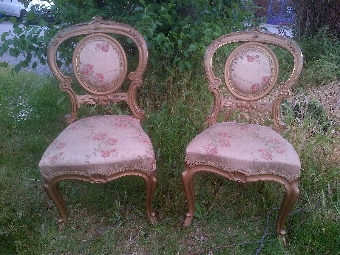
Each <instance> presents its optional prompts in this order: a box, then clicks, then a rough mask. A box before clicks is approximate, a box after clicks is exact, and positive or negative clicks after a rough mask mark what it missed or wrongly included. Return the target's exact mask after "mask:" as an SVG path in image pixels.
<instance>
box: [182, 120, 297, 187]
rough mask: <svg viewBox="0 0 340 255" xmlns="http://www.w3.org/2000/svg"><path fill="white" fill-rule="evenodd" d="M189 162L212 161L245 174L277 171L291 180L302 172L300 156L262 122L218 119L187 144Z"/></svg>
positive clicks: (186, 159) (214, 164)
mask: <svg viewBox="0 0 340 255" xmlns="http://www.w3.org/2000/svg"><path fill="white" fill-rule="evenodd" d="M185 162H186V163H187V164H188V165H189V166H195V165H208V166H209V165H210V166H214V167H217V168H219V169H222V170H225V171H228V172H239V173H242V174H244V175H245V176H251V175H263V174H274V175H277V176H281V177H283V178H285V179H287V180H289V181H294V180H297V179H298V178H299V176H300V168H301V164H300V159H299V156H298V155H297V153H296V152H295V150H294V148H293V147H292V145H291V144H290V143H288V142H287V140H285V139H284V138H283V137H282V136H281V135H280V134H279V133H277V132H276V131H274V130H273V129H271V128H269V127H265V126H260V125H253V124H244V123H243V124H241V123H233V122H222V123H217V124H214V125H212V126H210V127H209V128H207V129H206V130H204V131H203V132H202V133H200V134H199V135H197V136H196V137H195V138H194V139H193V140H192V141H191V142H190V144H189V145H188V147H187V148H186V158H185Z"/></svg>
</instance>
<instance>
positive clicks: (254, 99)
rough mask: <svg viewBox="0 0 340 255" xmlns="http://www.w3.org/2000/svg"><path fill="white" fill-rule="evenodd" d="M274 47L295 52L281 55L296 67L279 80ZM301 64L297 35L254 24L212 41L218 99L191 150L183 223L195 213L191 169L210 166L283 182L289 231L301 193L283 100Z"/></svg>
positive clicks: (231, 175)
mask: <svg viewBox="0 0 340 255" xmlns="http://www.w3.org/2000/svg"><path fill="white" fill-rule="evenodd" d="M223 47H224V48H223ZM275 47H276V48H275ZM220 48H223V50H220ZM274 50H280V52H283V50H284V51H285V52H286V53H288V54H286V55H288V56H290V57H291V60H287V59H289V58H287V59H285V60H284V61H287V63H286V64H287V66H288V63H289V61H290V67H291V69H290V70H289V71H286V72H288V73H290V75H289V77H288V78H286V80H284V81H281V82H278V79H279V78H280V79H283V78H282V77H284V75H282V74H281V76H280V72H279V71H280V70H279V61H278V60H277V56H276V54H275V53H274ZM226 53H227V54H226ZM218 54H226V55H227V59H226V61H225V62H224V63H221V60H222V59H224V56H223V57H222V58H221V57H219V58H218V57H216V55H218ZM280 56H283V55H280ZM302 63H303V61H302V53H301V50H300V48H299V47H298V45H296V44H295V43H294V42H293V41H292V40H290V39H288V38H285V37H282V36H279V35H274V34H270V33H266V32H261V31H259V30H256V29H255V30H253V31H246V32H238V33H232V34H227V35H223V36H221V37H219V38H217V39H216V40H214V41H213V42H212V43H211V44H210V45H209V47H208V48H207V50H206V54H205V58H204V64H205V72H206V75H207V78H208V81H209V87H208V88H209V91H210V92H212V94H213V96H214V104H213V107H212V110H211V113H210V114H209V115H208V116H207V125H208V127H207V128H206V129H205V130H203V131H202V132H201V133H200V134H198V135H197V136H196V137H195V138H194V139H193V140H192V141H191V142H190V143H189V145H188V146H187V148H186V157H185V163H186V167H185V170H184V171H183V173H182V182H183V187H184V191H185V194H186V198H187V201H188V213H187V214H186V218H185V221H184V227H188V226H189V225H190V223H191V221H192V219H193V216H194V212H195V201H194V200H195V192H194V184H193V177H194V174H195V173H197V172H202V171H205V172H210V173H215V174H219V175H221V176H223V177H226V178H228V179H230V180H233V181H238V182H244V183H245V182H256V181H274V182H277V183H279V184H282V185H283V186H284V187H285V189H286V194H285V198H284V200H283V202H282V204H281V209H280V211H279V215H278V218H277V226H276V232H277V235H278V236H282V237H284V235H285V233H286V232H285V230H284V223H285V220H286V218H287V216H288V213H289V212H290V210H291V209H292V207H293V206H294V204H295V202H296V200H297V197H298V194H299V189H298V180H299V177H300V168H301V164H300V160H299V156H298V154H297V153H296V151H295V150H294V148H293V146H292V145H291V144H290V143H289V142H288V141H287V140H285V139H284V138H283V137H282V136H281V135H280V133H279V132H281V131H283V130H284V129H285V128H286V126H285V124H284V123H283V121H282V119H281V103H282V102H283V100H284V99H286V98H288V97H289V95H290V88H291V86H292V85H293V84H294V83H295V82H296V80H297V79H298V77H299V75H300V73H301V70H302ZM286 76H287V75H286ZM269 126H271V127H269ZM201 188H202V187H201ZM283 239H284V238H283Z"/></svg>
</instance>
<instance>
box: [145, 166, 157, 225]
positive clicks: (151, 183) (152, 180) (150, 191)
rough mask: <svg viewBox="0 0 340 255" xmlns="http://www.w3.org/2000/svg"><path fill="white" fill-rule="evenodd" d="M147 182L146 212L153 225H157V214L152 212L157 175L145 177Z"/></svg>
mask: <svg viewBox="0 0 340 255" xmlns="http://www.w3.org/2000/svg"><path fill="white" fill-rule="evenodd" d="M145 182H146V212H147V214H148V217H149V220H150V222H151V224H152V225H155V224H156V214H155V212H154V211H153V210H152V200H153V197H154V195H155V191H156V182H157V181H156V174H155V173H153V174H151V175H150V176H149V177H145Z"/></svg>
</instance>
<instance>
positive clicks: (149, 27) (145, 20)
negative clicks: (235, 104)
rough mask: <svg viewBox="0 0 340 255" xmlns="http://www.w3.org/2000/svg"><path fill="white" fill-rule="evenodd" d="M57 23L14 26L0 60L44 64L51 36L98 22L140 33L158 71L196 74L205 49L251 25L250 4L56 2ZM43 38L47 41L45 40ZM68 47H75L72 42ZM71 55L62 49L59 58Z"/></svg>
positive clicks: (141, 0)
mask: <svg viewBox="0 0 340 255" xmlns="http://www.w3.org/2000/svg"><path fill="white" fill-rule="evenodd" d="M54 3H55V4H54V6H53V10H52V11H53V14H54V17H55V19H54V21H53V22H47V21H46V20H44V19H40V20H39V24H38V25H39V26H31V24H32V22H36V17H35V16H34V15H33V14H32V12H29V13H28V15H27V18H26V21H25V22H24V23H23V24H21V23H19V21H16V20H13V21H14V22H15V24H14V29H13V31H12V33H11V35H12V36H13V38H11V39H10V36H9V33H4V34H3V35H2V36H1V40H2V42H3V46H4V47H2V48H1V50H0V56H2V55H3V54H4V53H5V52H8V53H9V54H10V55H11V56H14V57H17V56H18V55H19V54H20V53H22V54H24V57H25V60H23V61H22V62H20V63H19V64H18V65H17V66H16V67H15V70H16V71H18V70H20V68H22V67H27V66H28V65H29V64H30V62H31V60H32V59H33V58H34V57H37V60H35V61H34V63H33V67H35V66H36V65H37V62H40V63H42V64H45V62H46V57H45V56H46V48H47V45H48V42H49V41H50V40H51V38H52V36H53V35H54V34H56V33H57V31H58V30H60V29H61V28H62V27H65V26H69V25H71V24H75V23H80V22H88V21H89V20H91V19H92V18H93V17H95V16H102V17H103V18H104V19H114V20H115V21H118V22H125V23H128V24H130V25H132V26H134V27H135V28H136V29H137V30H139V31H140V32H141V33H142V34H143V35H144V36H145V38H146V40H147V41H148V44H149V45H148V46H149V50H150V52H151V54H150V60H151V63H152V65H153V66H154V67H156V66H159V65H163V66H167V67H171V68H173V67H176V68H178V69H179V70H180V71H182V72H183V71H186V70H190V69H192V68H194V67H195V66H196V63H197V62H198V59H199V60H200V59H201V58H202V56H203V53H204V50H205V47H206V46H207V45H208V44H209V43H210V42H211V41H212V40H213V39H215V38H216V37H218V36H220V35H222V34H224V33H228V32H231V31H234V30H239V29H243V28H244V24H245V23H248V24H251V22H252V20H253V16H254V15H253V13H252V11H251V10H252V4H251V3H252V2H251V1H240V0H233V1H224V0H218V1H213V2H210V1H205V0H196V1H188V0H167V1H151V0H149V1H145V0H139V1H129V2H117V1H113V0H107V1H93V0H85V1H79V0H78V1H71V0H57V1H54ZM42 34H43V36H42ZM70 44H72V43H71V42H70ZM68 52H69V51H68V50H67V49H63V51H62V53H61V57H64V56H66V55H67V54H69V53H68Z"/></svg>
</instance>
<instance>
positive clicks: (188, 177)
mask: <svg viewBox="0 0 340 255" xmlns="http://www.w3.org/2000/svg"><path fill="white" fill-rule="evenodd" d="M182 184H183V188H184V193H185V196H186V198H187V202H188V213H187V214H186V215H185V216H186V217H185V220H184V223H183V227H184V228H187V227H188V226H189V225H190V224H191V222H192V219H193V216H194V212H195V191H194V185H193V172H192V171H189V167H188V166H186V169H185V171H184V172H183V173H182Z"/></svg>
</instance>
